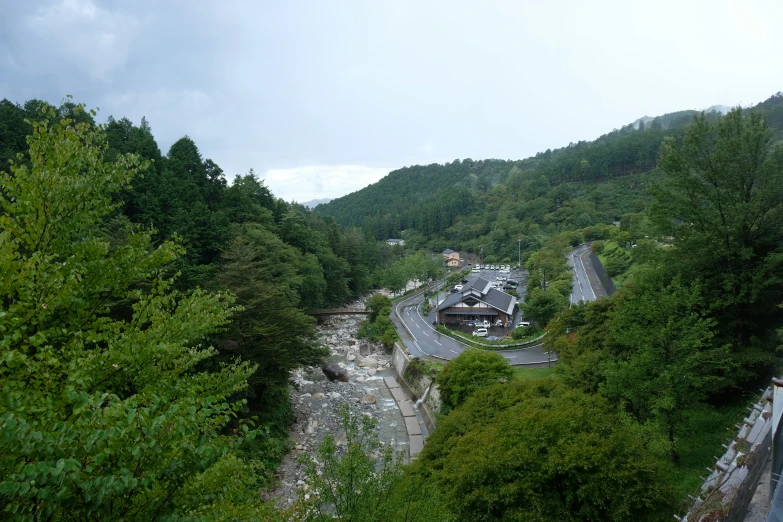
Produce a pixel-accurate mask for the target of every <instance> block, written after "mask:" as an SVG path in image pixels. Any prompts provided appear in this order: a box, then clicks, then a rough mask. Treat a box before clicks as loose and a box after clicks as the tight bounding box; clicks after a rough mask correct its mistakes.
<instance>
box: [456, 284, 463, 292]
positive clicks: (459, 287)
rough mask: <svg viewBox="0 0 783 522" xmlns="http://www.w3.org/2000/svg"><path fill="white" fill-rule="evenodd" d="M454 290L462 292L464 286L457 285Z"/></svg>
mask: <svg viewBox="0 0 783 522" xmlns="http://www.w3.org/2000/svg"><path fill="white" fill-rule="evenodd" d="M454 290H456V291H457V292H459V291H460V290H462V285H455V286H454Z"/></svg>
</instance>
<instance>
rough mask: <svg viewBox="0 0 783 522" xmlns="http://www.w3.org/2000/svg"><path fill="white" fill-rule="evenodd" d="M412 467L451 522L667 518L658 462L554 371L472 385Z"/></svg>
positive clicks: (668, 499) (596, 400)
mask: <svg viewBox="0 0 783 522" xmlns="http://www.w3.org/2000/svg"><path fill="white" fill-rule="evenodd" d="M413 471H414V472H415V473H417V474H420V475H422V476H423V477H425V478H426V479H427V480H429V481H432V482H434V483H435V484H436V485H437V488H438V489H439V490H440V491H441V492H442V495H443V499H442V502H443V503H444V504H445V505H447V506H449V508H450V510H451V511H452V512H453V513H454V514H455V515H456V517H457V519H458V520H471V521H477V522H480V521H490V520H509V521H510V520H529V521H535V522H539V521H540V522H544V521H553V522H554V521H557V522H562V521H586V520H589V521H596V522H598V521H600V522H604V521H618V522H619V521H627V520H639V521H651V520H668V519H669V518H671V513H672V509H673V508H674V507H673V503H672V495H671V491H670V489H669V488H668V487H667V486H666V483H665V479H664V474H663V472H662V471H663V470H662V469H661V465H660V463H659V461H658V460H657V459H656V458H655V456H654V455H652V454H651V453H650V452H649V451H648V450H647V449H646V448H645V446H644V443H643V441H642V440H641V439H640V438H639V437H638V435H637V433H636V432H635V431H634V430H632V429H630V428H629V427H626V426H625V425H624V424H623V423H622V422H621V421H620V419H619V417H618V415H617V413H616V410H615V409H614V408H613V407H612V406H611V405H610V404H609V403H608V402H607V401H606V400H605V399H603V398H602V397H600V396H598V395H590V394H585V393H583V392H581V391H579V390H575V389H572V388H569V387H567V386H565V385H563V384H562V383H559V382H558V381H557V379H552V378H548V379H538V380H535V381H520V380H516V379H515V380H513V381H511V382H509V383H506V384H499V385H495V386H493V387H491V388H486V389H484V390H480V391H477V392H476V393H475V394H474V395H473V396H471V398H469V399H468V401H467V402H466V403H465V404H463V405H462V406H460V407H458V408H457V409H456V410H454V411H452V412H451V413H450V414H449V415H447V416H446V417H444V418H443V419H442V420H440V422H439V423H438V429H437V430H435V432H434V433H433V434H432V435H431V436H430V438H429V439H428V441H427V444H426V446H425V447H424V451H423V452H422V454H421V455H420V456H419V458H418V459H417V460H416V462H415V463H414V469H413Z"/></svg>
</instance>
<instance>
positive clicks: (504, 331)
mask: <svg viewBox="0 0 783 522" xmlns="http://www.w3.org/2000/svg"><path fill="white" fill-rule="evenodd" d="M491 266H492V265H484V268H480V267H481V265H471V266H467V265H466V266H465V267H464V269H470V270H471V272H470V274H469V275H468V276H466V279H467V280H468V282H469V283H471V282H473V281H475V280H476V279H478V278H479V277H481V278H483V279H486V280H487V281H490V282H495V281H498V279H497V278H498V277H505V278H506V281H503V283H505V282H507V281H516V283H517V288H516V290H515V292H516V293H517V294H519V296H520V298H519V300H520V301H522V300H523V299H524V296H525V292H526V291H527V278H528V276H527V270H525V269H524V268H523V269H521V270H519V269H517V268H516V267H515V266H512V267H511V269H510V271H509V273H501V271H500V270H499V266H498V265H495V269H492V268H490V267H491ZM475 268H478V271H473V270H474V269H475ZM499 290H501V291H504V290H503V286H501V287H500V288H499ZM522 320H523V318H522V314H521V312H520V311H517V312H516V313H515V314H514V319H513V321H512V323H511V324H510V325H509V327H508V328H506V327H503V326H494V325H492V326H491V327H490V328H489V329H488V330H489V331H488V336H495V337H498V338H502V337H505V336H506V335H508V334H510V333H511V332H512V331H513V329H514V328H515V327H516V325H518V324H519V322H520V321H522ZM448 327H449V328H451V329H452V330H457V331H460V332H463V333H466V334H468V335H470V334H472V333H473V331H474V330H475V329H476V326H475V325H471V324H449V325H448Z"/></svg>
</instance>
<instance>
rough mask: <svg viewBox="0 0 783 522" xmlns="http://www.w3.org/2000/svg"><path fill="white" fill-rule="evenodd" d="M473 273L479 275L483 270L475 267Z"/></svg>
mask: <svg viewBox="0 0 783 522" xmlns="http://www.w3.org/2000/svg"><path fill="white" fill-rule="evenodd" d="M471 272H473V273H478V272H481V270H480V269H479V267H475V268H474V269H473V270H471Z"/></svg>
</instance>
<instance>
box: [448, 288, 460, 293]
mask: <svg viewBox="0 0 783 522" xmlns="http://www.w3.org/2000/svg"><path fill="white" fill-rule="evenodd" d="M449 292H451V293H452V294H453V293H456V292H459V290H457V289H456V288H449Z"/></svg>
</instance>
